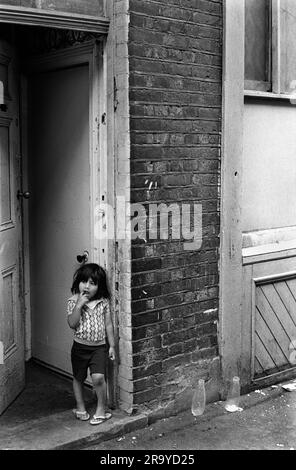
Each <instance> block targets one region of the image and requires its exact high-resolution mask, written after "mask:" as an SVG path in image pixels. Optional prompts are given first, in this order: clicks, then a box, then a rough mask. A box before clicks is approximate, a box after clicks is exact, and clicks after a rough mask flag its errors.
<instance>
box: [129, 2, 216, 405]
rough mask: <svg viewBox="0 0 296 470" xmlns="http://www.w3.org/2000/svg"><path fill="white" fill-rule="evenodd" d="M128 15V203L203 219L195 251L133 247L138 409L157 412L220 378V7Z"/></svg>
mask: <svg viewBox="0 0 296 470" xmlns="http://www.w3.org/2000/svg"><path fill="white" fill-rule="evenodd" d="M129 13H130V18H129V21H130V25H129V85H130V92H129V100H130V139H131V153H130V159H131V160H130V169H131V202H134V203H135V202H137V203H141V204H144V205H145V207H146V209H147V211H148V204H149V203H151V202H155V203H161V202H162V203H178V204H181V203H185V202H187V203H191V204H193V203H199V204H202V214H203V216H202V223H203V239H202V246H201V248H200V249H198V250H192V251H190V250H189V251H188V250H184V243H183V241H182V240H161V239H157V240H155V239H149V237H147V240H143V239H136V240H133V241H132V275H131V286H132V315H131V322H132V357H133V401H134V404H136V405H139V406H141V405H142V404H144V403H147V402H149V404H150V405H151V406H153V404H154V403H155V404H156V403H160V402H161V403H162V404H164V403H165V402H167V403H170V402H171V401H172V400H174V399H176V398H177V397H178V396H182V394H183V395H184V397H186V396H188V399H190V396H191V393H192V386H194V384H195V383H196V381H197V378H198V377H204V378H205V379H210V378H213V377H212V375H213V374H214V375H215V374H216V372H213V370H214V371H216V369H215V368H213V367H212V365H213V363H214V362H216V363H217V356H218V346H217V343H218V340H217V320H218V257H219V253H218V247H219V156H220V130H221V83H222V73H221V67H222V56H221V54H222V0H216V1H214V0H213V1H207V0H166V1H164V0H146V1H145V2H143V1H142V0H130V1H129ZM147 214H148V212H147ZM210 382H211V381H209V383H210ZM186 393H187V395H186ZM187 404H188V403H187ZM186 406H187V405H186Z"/></svg>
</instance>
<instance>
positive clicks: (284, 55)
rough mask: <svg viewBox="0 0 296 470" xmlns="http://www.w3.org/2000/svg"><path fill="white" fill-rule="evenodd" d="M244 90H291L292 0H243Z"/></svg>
mask: <svg viewBox="0 0 296 470" xmlns="http://www.w3.org/2000/svg"><path fill="white" fill-rule="evenodd" d="M245 89H246V90H256V91H260V92H269V93H276V94H291V93H292V92H293V91H295V89H296V1H295V0H245Z"/></svg>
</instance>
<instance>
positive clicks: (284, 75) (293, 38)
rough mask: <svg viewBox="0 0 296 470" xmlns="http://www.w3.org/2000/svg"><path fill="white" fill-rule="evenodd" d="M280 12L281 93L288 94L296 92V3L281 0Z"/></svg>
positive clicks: (289, 0) (291, 0) (293, 0)
mask: <svg viewBox="0 0 296 470" xmlns="http://www.w3.org/2000/svg"><path fill="white" fill-rule="evenodd" d="M280 12H281V23H280V24H281V36H280V40H281V92H282V93H288V92H291V91H292V90H293V91H294V90H296V49H295V44H296V1H295V0H281V10H280ZM294 80H295V82H294V83H293V81H294Z"/></svg>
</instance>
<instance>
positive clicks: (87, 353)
mask: <svg viewBox="0 0 296 470" xmlns="http://www.w3.org/2000/svg"><path fill="white" fill-rule="evenodd" d="M106 359H107V346H106V344H103V345H102V346H87V345H85V344H80V343H77V341H73V346H72V349H71V362H72V370H73V376H74V377H75V379H76V380H78V381H79V382H81V383H83V382H84V381H85V379H86V377H87V369H88V368H89V370H90V373H91V374H104V375H105V373H106V363H107V361H106Z"/></svg>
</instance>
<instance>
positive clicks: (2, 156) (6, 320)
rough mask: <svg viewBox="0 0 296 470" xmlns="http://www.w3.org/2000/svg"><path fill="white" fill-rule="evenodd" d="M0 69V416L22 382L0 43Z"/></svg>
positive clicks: (13, 143)
mask: <svg viewBox="0 0 296 470" xmlns="http://www.w3.org/2000/svg"><path fill="white" fill-rule="evenodd" d="M0 69H1V74H0V80H1V81H2V83H3V87H4V94H3V95H4V102H5V103H4V104H5V106H6V107H2V108H1V109H0V198H1V199H0V274H1V275H0V341H1V342H2V344H3V350H4V361H3V362H4V363H3V364H1V363H0V413H1V412H3V410H4V409H5V408H6V407H7V406H8V405H9V404H10V403H11V402H12V401H13V400H14V399H15V397H16V396H17V395H18V394H19V393H20V392H21V390H22V389H23V387H24V378H25V373H24V325H23V323H24V317H23V315H24V308H23V299H22V297H23V296H22V269H21V266H22V240H21V201H18V199H17V197H16V195H17V190H18V189H20V159H19V139H20V136H19V128H18V125H19V124H18V122H19V109H18V101H19V100H18V81H17V71H16V57H15V54H14V50H13V48H12V47H11V46H10V45H9V44H8V43H6V42H5V41H3V40H2V41H0ZM1 349H2V348H1ZM1 359H2V358H1ZM1 362H2V361H1Z"/></svg>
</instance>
